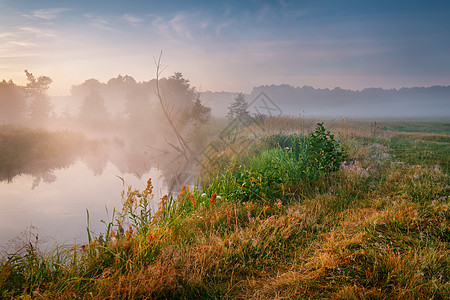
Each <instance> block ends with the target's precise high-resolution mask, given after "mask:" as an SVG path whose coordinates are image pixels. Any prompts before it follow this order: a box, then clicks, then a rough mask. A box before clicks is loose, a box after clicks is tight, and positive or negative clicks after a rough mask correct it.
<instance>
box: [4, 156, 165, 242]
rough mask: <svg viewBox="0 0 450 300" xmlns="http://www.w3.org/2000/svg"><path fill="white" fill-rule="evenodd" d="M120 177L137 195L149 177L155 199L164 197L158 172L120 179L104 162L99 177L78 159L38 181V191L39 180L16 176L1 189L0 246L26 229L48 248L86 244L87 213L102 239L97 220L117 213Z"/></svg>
mask: <svg viewBox="0 0 450 300" xmlns="http://www.w3.org/2000/svg"><path fill="white" fill-rule="evenodd" d="M90 162H92V161H90ZM102 163H103V162H102ZM118 176H120V177H121V178H123V179H124V181H125V182H126V184H127V185H131V186H133V187H135V188H139V189H141V188H143V187H145V181H146V180H147V178H149V177H151V178H152V180H153V182H154V185H155V189H154V192H155V199H159V198H160V197H161V196H162V194H164V193H166V192H167V190H166V189H165V188H164V187H163V184H161V183H162V179H161V172H160V171H159V170H158V169H156V168H152V169H149V170H147V171H146V172H144V173H142V177H141V178H139V177H138V176H136V175H135V174H129V173H125V174H123V173H122V172H121V171H120V170H119V169H118V168H117V167H116V166H115V165H114V164H112V163H111V162H107V163H106V165H105V166H104V167H103V168H102V171H101V176H99V173H98V168H95V169H94V170H93V169H92V168H91V166H89V165H88V164H87V163H85V162H84V161H83V160H81V159H79V160H77V161H75V162H74V163H73V164H72V165H71V166H69V167H66V168H61V169H56V170H54V171H53V172H52V178H51V180H42V181H41V182H40V184H38V185H36V183H35V181H36V180H37V178H40V177H34V175H20V176H16V177H15V178H14V180H12V181H11V182H9V183H6V182H3V183H0V199H2V201H1V202H0V244H5V243H6V242H7V241H8V240H10V239H12V238H14V237H16V236H17V235H19V234H20V232H21V231H22V230H24V229H26V228H27V227H30V226H35V227H37V228H38V231H39V236H40V238H41V239H42V238H44V237H45V239H46V240H48V241H49V242H51V243H53V242H58V243H62V242H65V243H74V242H76V243H83V242H86V237H87V235H86V209H88V210H89V213H90V216H91V222H90V223H91V224H90V225H91V229H93V230H94V231H96V232H97V233H100V232H102V231H103V230H104V224H102V223H101V222H100V220H101V219H104V220H108V215H107V212H106V208H107V210H108V211H109V219H110V218H111V213H112V210H113V208H114V207H116V208H117V209H120V208H121V201H122V199H121V191H122V190H123V189H124V188H126V187H124V186H123V185H122V181H121V179H119V178H118ZM156 207H157V206H156V204H155V206H154V209H156Z"/></svg>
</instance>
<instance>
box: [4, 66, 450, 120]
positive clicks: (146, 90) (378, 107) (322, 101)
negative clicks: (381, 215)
mask: <svg viewBox="0 0 450 300" xmlns="http://www.w3.org/2000/svg"><path fill="white" fill-rule="evenodd" d="M25 75H26V77H27V85H26V86H18V85H16V84H15V83H14V82H12V81H10V80H9V81H6V80H3V81H0V124H5V123H16V124H17V123H21V124H23V123H32V124H34V125H45V124H46V123H48V122H47V121H48V120H49V119H53V120H56V119H58V120H59V121H60V122H62V121H63V120H64V122H65V123H66V122H67V120H72V121H74V118H77V120H78V121H82V123H83V124H84V125H86V124H90V125H97V126H106V127H109V126H110V125H109V124H107V123H108V122H105V121H106V120H108V121H112V120H115V121H117V120H123V119H127V120H130V121H132V122H136V121H137V120H140V121H142V120H144V119H146V118H148V117H149V116H150V115H152V113H151V112H153V113H155V111H154V108H155V106H159V105H158V104H157V100H156V99H157V98H156V94H155V86H156V81H155V79H151V80H149V81H143V82H137V81H136V80H135V79H134V78H133V77H131V76H128V75H125V76H122V75H119V76H118V77H116V78H111V79H110V80H108V81H107V82H106V83H103V82H100V81H98V80H97V79H88V80H86V81H84V82H83V83H80V84H77V85H73V86H72V88H71V92H70V95H67V96H61V97H50V96H49V95H48V90H49V89H50V88H51V84H52V79H51V78H49V77H46V76H40V77H35V76H34V75H33V74H32V73H29V72H28V71H25ZM161 86H162V87H163V92H164V95H165V96H166V99H167V101H168V104H170V105H173V106H175V107H179V108H181V109H183V110H186V109H187V110H189V109H192V108H193V105H194V104H195V101H196V100H197V101H200V100H201V103H203V104H204V105H205V106H207V107H209V108H211V114H212V115H213V116H217V117H225V116H226V115H227V113H228V110H229V107H230V104H231V103H232V102H233V101H234V99H235V98H236V97H237V95H238V92H210V91H207V92H199V91H197V90H196V89H195V87H193V86H191V83H190V82H189V79H186V78H184V77H183V75H182V74H181V73H178V72H176V73H174V74H173V75H172V76H169V77H167V78H161ZM261 95H263V96H264V97H263V98H264V99H263V102H261V101H260V100H261V99H259V98H260V97H261ZM244 97H245V100H246V101H247V102H248V103H249V110H250V112H251V113H252V114H254V115H255V114H258V113H263V114H266V115H268V114H269V115H270V114H273V115H289V116H304V117H319V118H355V119H357V118H378V119H381V118H448V117H450V86H432V87H413V88H401V89H382V88H366V89H363V90H357V91H355V90H346V89H342V88H338V87H337V88H334V89H317V88H314V87H310V86H303V87H294V86H291V85H264V86H259V87H254V88H253V90H252V92H251V93H249V94H244ZM256 100H258V101H256ZM198 103H200V102H198ZM264 106H266V107H272V108H274V109H272V110H267V109H266V110H265V109H264ZM152 117H153V118H154V116H152ZM53 123H55V122H53Z"/></svg>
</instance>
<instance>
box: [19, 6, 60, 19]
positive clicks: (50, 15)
mask: <svg viewBox="0 0 450 300" xmlns="http://www.w3.org/2000/svg"><path fill="white" fill-rule="evenodd" d="M66 11H69V9H68V8H47V9H38V10H35V11H34V12H33V13H32V15H31V16H32V17H34V18H38V19H44V20H47V21H50V20H54V19H57V18H58V17H59V16H60V15H61V14H62V13H64V12H66ZM27 16H28V15H27Z"/></svg>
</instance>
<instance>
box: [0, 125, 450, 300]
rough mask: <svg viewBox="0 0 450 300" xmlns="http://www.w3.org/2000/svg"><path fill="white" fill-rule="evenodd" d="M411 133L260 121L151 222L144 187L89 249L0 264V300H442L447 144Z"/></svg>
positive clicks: (32, 251)
mask: <svg viewBox="0 0 450 300" xmlns="http://www.w3.org/2000/svg"><path fill="white" fill-rule="evenodd" d="M422 125H423V124H422ZM422 125H420V126H415V125H414V123H408V124H407V125H404V124H403V125H402V123H386V124H385V125H383V124H378V125H377V124H368V123H362V122H359V123H358V122H327V129H328V130H330V131H332V132H333V133H334V134H332V133H330V131H328V130H327V129H325V127H324V125H323V124H322V123H319V124H317V125H314V126H315V127H313V126H312V123H311V122H310V121H308V120H305V119H293V118H268V119H264V118H263V119H262V120H260V123H259V125H258V126H257V127H254V128H251V127H247V128H243V129H242V130H241V132H240V133H239V134H238V135H237V136H235V137H234V138H233V140H232V145H231V147H225V146H223V147H221V146H220V145H216V148H215V149H217V152H216V153H215V155H214V157H211V156H210V157H209V159H208V160H206V159H205V161H203V162H202V166H203V169H202V176H201V182H199V183H198V185H197V186H195V187H182V189H181V191H180V192H179V193H178V194H176V195H174V196H173V197H170V196H164V197H163V198H162V199H160V202H159V209H158V210H157V211H155V212H152V211H150V208H149V207H150V205H149V204H150V202H151V201H155V200H156V199H153V194H152V188H153V187H152V182H151V179H149V181H148V182H147V186H146V187H145V188H144V189H143V190H139V189H134V188H131V187H130V188H128V190H125V191H124V193H123V200H124V201H123V208H122V210H120V211H118V212H117V213H114V214H113V216H112V219H111V220H108V221H105V232H104V233H103V234H100V235H96V236H94V235H93V234H92V233H91V231H90V229H89V214H88V228H87V232H88V236H89V243H88V244H86V245H78V246H58V247H55V248H54V249H53V250H51V251H47V252H45V253H42V252H41V251H40V249H39V245H38V244H36V243H35V244H33V243H30V244H28V245H24V246H23V247H22V248H21V249H19V250H18V251H17V252H15V253H3V256H2V258H1V262H0V297H2V298H20V299H31V298H33V299H47V298H52V299H55V298H74V299H91V298H97V299H122V298H138V299H143V298H194V299H195V298H233V299H234V298H245V299H247V298H313V299H314V298H335V299H367V298H372V299H403V298H417V299H430V298H434V299H448V298H449V297H450V268H449V266H450V248H449V243H450V229H449V220H450V211H449V180H448V179H449V158H450V140H449V133H450V132H449V129H448V123H447V124H445V123H429V124H427V126H422ZM402 126H403V127H402ZM405 126H406V127H405ZM432 127H434V128H436V130H435V131H433V130H430V128H432ZM405 128H407V130H405ZM423 128H426V130H423ZM307 131H308V132H307ZM255 132H259V135H258V136H259V137H258V138H257V139H255V138H254V135H252V134H250V133H255ZM433 132H437V133H433ZM213 143H214V141H213ZM249 144H251V145H252V146H248V145H249Z"/></svg>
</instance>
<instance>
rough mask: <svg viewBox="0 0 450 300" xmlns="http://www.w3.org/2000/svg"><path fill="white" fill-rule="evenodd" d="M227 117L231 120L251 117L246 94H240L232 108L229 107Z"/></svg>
mask: <svg viewBox="0 0 450 300" xmlns="http://www.w3.org/2000/svg"><path fill="white" fill-rule="evenodd" d="M227 117H228V118H229V119H237V118H239V119H246V118H249V117H250V112H249V110H248V103H247V101H246V100H245V97H244V94H242V93H239V94H238V95H237V97H236V98H234V101H233V102H232V103H231V106H230V107H228V114H227Z"/></svg>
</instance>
